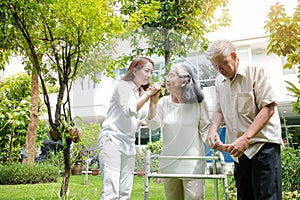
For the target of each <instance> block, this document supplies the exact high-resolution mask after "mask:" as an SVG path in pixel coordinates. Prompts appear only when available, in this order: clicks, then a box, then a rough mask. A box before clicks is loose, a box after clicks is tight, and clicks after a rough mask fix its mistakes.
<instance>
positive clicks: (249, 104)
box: [216, 65, 283, 161]
mask: <svg viewBox="0 0 300 200" xmlns="http://www.w3.org/2000/svg"><path fill="white" fill-rule="evenodd" d="M216 101H217V102H216V111H218V112H221V113H222V114H223V117H224V121H225V125H226V143H232V142H234V141H235V140H236V139H237V138H238V137H240V136H241V135H243V134H244V132H245V131H246V130H247V129H248V127H249V126H250V125H251V123H252V122H253V120H254V118H255V117H256V115H257V114H258V112H259V111H260V110H261V109H262V108H263V107H264V106H266V105H268V104H271V103H273V102H276V99H275V94H274V92H273V89H272V86H271V83H270V81H269V77H268V75H267V74H266V71H265V69H263V68H258V67H249V66H245V67H244V66H241V65H239V67H238V71H237V74H236V76H235V77H234V79H233V80H232V81H231V80H230V79H227V78H225V77H224V76H222V75H220V76H218V77H217V79H216ZM266 142H268V143H277V144H283V143H282V138H281V123H280V118H279V114H278V110H277V107H275V113H274V114H273V115H272V116H271V118H270V120H269V121H268V123H267V124H266V126H265V127H264V128H263V129H262V130H261V131H260V132H259V133H257V134H256V135H255V136H254V138H252V139H251V142H250V146H249V148H248V149H247V150H246V151H245V155H246V156H247V157H248V158H252V157H253V156H254V155H255V154H256V153H257V152H258V151H259V149H260V148H261V147H262V146H263V144H264V143H266ZM233 159H234V160H235V161H237V158H233Z"/></svg>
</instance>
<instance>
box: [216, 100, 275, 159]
mask: <svg viewBox="0 0 300 200" xmlns="http://www.w3.org/2000/svg"><path fill="white" fill-rule="evenodd" d="M275 106H276V103H275V102H273V103H271V104H269V105H266V106H265V107H263V108H262V109H261V110H260V111H259V113H258V114H257V115H256V117H255V118H254V120H253V122H252V124H251V125H250V126H249V127H248V129H247V131H246V132H245V133H244V134H243V135H242V136H241V137H239V138H238V139H237V140H236V141H235V142H233V143H232V144H228V145H227V144H224V145H222V146H223V147H224V148H225V149H226V151H227V152H228V153H230V154H231V155H233V156H235V157H240V156H242V155H243V153H244V151H245V150H246V149H247V148H248V146H249V144H250V141H251V139H252V138H253V137H254V136H255V135H256V134H257V133H259V132H260V130H261V129H262V128H263V127H265V125H266V124H267V122H268V121H269V119H270V117H271V116H272V115H273V114H274V112H275V111H274V108H275Z"/></svg>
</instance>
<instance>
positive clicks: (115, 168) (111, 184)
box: [98, 57, 159, 200]
mask: <svg viewBox="0 0 300 200" xmlns="http://www.w3.org/2000/svg"><path fill="white" fill-rule="evenodd" d="M153 69H154V63H153V61H152V60H151V59H149V58H147V57H137V58H135V59H134V60H133V61H132V62H131V64H130V66H129V68H128V70H127V72H126V74H125V76H124V77H123V79H122V80H121V81H119V83H118V84H117V86H116V88H115V90H114V92H113V95H112V98H111V101H110V107H109V109H108V113H107V118H106V119H105V121H104V122H103V124H102V131H101V132H100V134H99V139H98V142H99V148H100V155H99V159H100V164H101V171H102V191H101V197H100V199H101V200H107V199H119V200H122V199H124V200H125V199H126V200H128V199H130V195H131V191H132V183H133V175H134V162H135V146H134V142H135V132H136V130H137V127H138V122H139V112H138V111H139V110H140V108H141V107H142V106H143V105H144V103H145V102H147V101H148V99H149V98H150V96H151V95H153V94H155V93H156V92H157V91H158V90H159V88H157V87H152V86H151V85H150V81H151V78H152V72H153Z"/></svg>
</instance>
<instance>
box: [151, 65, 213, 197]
mask: <svg viewBox="0 0 300 200" xmlns="http://www.w3.org/2000/svg"><path fill="white" fill-rule="evenodd" d="M166 89H167V90H168V91H169V93H170V95H169V96H164V97H162V98H160V100H159V101H158V103H157V99H158V96H159V94H155V95H153V96H152V97H150V105H149V112H148V119H147V123H148V126H149V127H150V128H151V129H155V128H158V127H161V128H162V134H163V135H162V142H163V147H162V152H161V155H163V156H204V144H203V141H205V138H204V137H205V134H206V131H207V130H208V127H209V123H210V122H209V115H208V108H207V105H206V102H205V101H204V97H203V94H202V92H201V89H200V86H199V83H197V78H196V77H195V74H194V71H193V69H192V68H191V67H190V66H188V65H185V64H184V63H180V64H174V65H172V67H171V70H170V72H169V74H168V75H167V79H166ZM159 171H160V172H161V173H174V174H176V173H184V174H187V173H190V174H199V173H204V171H205V161H195V160H177V161H174V160H161V161H160V164H159ZM164 187H165V195H166V199H167V200H184V199H185V200H194V199H197V200H200V199H204V180H185V179H178V178H169V179H165V180H164Z"/></svg>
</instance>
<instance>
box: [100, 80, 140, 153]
mask: <svg viewBox="0 0 300 200" xmlns="http://www.w3.org/2000/svg"><path fill="white" fill-rule="evenodd" d="M138 99H139V93H138V90H137V87H136V85H135V84H134V82H132V81H124V80H121V81H119V83H118V84H117V86H116V88H115V90H114V92H113V95H112V98H111V100H110V107H109V109H108V112H107V118H106V119H105V121H104V122H103V124H102V131H101V132H100V134H99V139H98V141H100V140H101V138H102V137H103V136H108V137H110V139H111V140H112V141H113V142H114V143H115V145H117V146H118V147H119V148H120V150H121V151H122V152H124V153H125V154H128V155H133V154H135V148H134V142H135V132H136V130H137V126H138V118H139V114H138V112H137V110H136V109H137V101H138Z"/></svg>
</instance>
